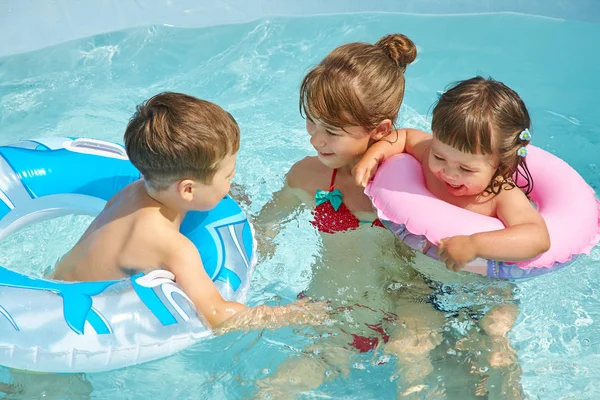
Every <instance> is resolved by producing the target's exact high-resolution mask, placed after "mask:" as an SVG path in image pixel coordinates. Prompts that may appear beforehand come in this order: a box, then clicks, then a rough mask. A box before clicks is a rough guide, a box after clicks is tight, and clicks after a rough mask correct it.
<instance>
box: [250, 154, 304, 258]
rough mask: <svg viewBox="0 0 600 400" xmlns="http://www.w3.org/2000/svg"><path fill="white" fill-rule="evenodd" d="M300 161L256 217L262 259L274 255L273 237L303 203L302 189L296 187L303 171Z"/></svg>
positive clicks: (257, 236)
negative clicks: (300, 193) (299, 165)
mask: <svg viewBox="0 0 600 400" xmlns="http://www.w3.org/2000/svg"><path fill="white" fill-rule="evenodd" d="M300 163H302V161H301V162H300ZM300 163H296V164H295V165H294V166H293V167H292V169H291V170H290V171H289V172H288V174H287V175H286V177H285V183H284V185H283V187H282V188H281V189H280V190H279V191H277V192H275V193H274V194H273V197H272V198H271V200H270V201H269V202H268V203H267V204H265V205H264V206H263V208H262V209H261V210H260V212H259V214H258V215H257V216H256V218H255V219H254V227H255V229H256V239H257V242H258V248H259V250H260V251H259V252H260V254H261V259H264V258H265V257H270V256H272V255H273V253H274V252H275V247H276V246H275V242H274V240H273V239H274V238H275V236H277V234H278V233H279V229H280V227H281V224H282V223H283V222H285V221H288V220H289V218H290V216H291V215H293V214H294V212H295V211H297V210H298V209H299V208H300V206H301V205H302V200H301V198H300V196H299V195H298V191H299V190H300V189H297V188H295V187H294V185H296V184H297V182H296V181H297V180H298V178H299V177H298V175H299V172H300V171H302V169H301V168H298V164H300ZM300 178H301V177H300Z"/></svg>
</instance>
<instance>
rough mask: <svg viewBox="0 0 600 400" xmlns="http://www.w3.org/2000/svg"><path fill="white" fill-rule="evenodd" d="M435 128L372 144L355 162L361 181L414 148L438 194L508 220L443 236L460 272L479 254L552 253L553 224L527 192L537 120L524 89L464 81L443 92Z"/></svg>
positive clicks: (506, 257)
mask: <svg viewBox="0 0 600 400" xmlns="http://www.w3.org/2000/svg"><path fill="white" fill-rule="evenodd" d="M431 129H432V131H433V135H430V134H428V133H426V132H422V131H418V130H414V129H401V130H398V131H396V135H394V136H393V137H392V139H393V140H385V141H381V142H379V143H377V144H375V145H373V146H371V147H370V148H369V150H368V151H367V152H366V153H365V155H364V156H363V158H362V159H361V161H360V162H359V163H357V164H356V166H355V167H354V171H353V173H354V176H355V180H356V183H357V184H360V185H362V186H366V184H367V183H368V182H369V180H370V179H371V177H372V176H373V175H374V173H375V171H376V169H377V166H378V165H379V163H380V162H382V161H383V160H385V159H387V158H389V157H391V156H392V155H394V154H398V153H403V152H406V153H408V154H410V155H412V156H413V157H415V158H416V159H417V160H418V161H419V162H420V163H421V165H422V166H423V174H424V177H425V184H426V186H427V189H429V191H430V192H431V193H432V194H433V195H435V196H436V197H438V198H439V199H441V200H443V201H446V202H448V203H450V204H453V205H455V206H458V207H461V208H464V209H467V210H470V211H473V212H475V213H478V214H482V215H487V216H491V217H496V218H498V219H500V220H501V221H502V222H503V223H504V225H505V227H506V228H504V229H501V230H497V231H493V232H482V233H476V234H474V235H470V236H453V237H450V238H446V239H443V240H442V241H441V242H440V243H439V246H438V253H439V255H440V259H441V260H442V261H443V262H445V264H446V266H447V268H448V269H451V270H454V271H459V270H461V269H462V268H464V266H465V264H467V263H468V262H470V261H472V260H473V259H475V258H476V257H481V258H485V259H491V260H502V261H522V260H528V259H531V258H534V257H536V256H538V255H540V254H542V253H544V252H546V251H547V250H548V248H549V247H550V237H549V235H548V230H547V229H546V224H545V222H544V220H543V218H542V217H541V215H540V214H539V213H538V212H537V210H536V209H535V208H534V207H533V206H532V205H531V204H530V203H529V200H528V199H527V194H529V192H530V191H531V190H532V188H533V179H532V177H531V175H530V174H529V171H528V169H527V163H526V156H527V145H528V144H529V141H530V140H531V133H530V132H529V129H530V119H529V113H528V112H527V108H526V107H525V104H524V103H523V101H522V100H521V98H520V97H519V95H517V93H516V92H515V91H513V90H512V89H510V88H509V87H507V86H506V85H504V84H502V83H501V82H497V81H494V80H492V79H484V78H482V77H475V78H472V79H468V80H465V81H462V82H459V83H458V84H457V85H456V86H454V87H453V88H451V89H450V90H448V91H447V92H445V93H444V94H442V95H441V97H440V99H439V101H438V103H437V105H436V106H435V108H434V110H433V119H432V126H431ZM515 174H516V175H515ZM514 176H517V177H518V179H516V180H513V177H514ZM424 212H426V211H425V210H424Z"/></svg>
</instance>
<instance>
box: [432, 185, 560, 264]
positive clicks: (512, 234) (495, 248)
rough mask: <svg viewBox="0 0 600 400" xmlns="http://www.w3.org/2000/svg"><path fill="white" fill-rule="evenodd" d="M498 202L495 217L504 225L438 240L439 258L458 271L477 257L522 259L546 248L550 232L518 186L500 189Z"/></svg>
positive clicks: (502, 259) (506, 259)
mask: <svg viewBox="0 0 600 400" xmlns="http://www.w3.org/2000/svg"><path fill="white" fill-rule="evenodd" d="M497 202H498V203H497V206H496V207H497V208H496V210H497V211H496V212H497V215H498V219H500V220H501V221H502V222H503V223H504V226H506V228H504V229H500V230H497V231H491V232H481V233H476V234H473V235H470V236H455V237H451V238H448V239H444V240H442V241H441V242H440V246H439V247H438V251H439V253H440V259H442V261H444V262H446V265H447V266H448V267H449V268H450V269H453V270H455V271H458V270H460V269H462V268H463V267H464V265H465V264H466V263H468V262H469V261H471V260H473V259H474V258H476V257H481V258H485V259H488V260H501V261H523V260H529V259H532V258H534V257H537V256H538V255H540V254H542V253H544V252H546V251H548V249H549V248H550V235H549V233H548V229H547V228H546V223H545V221H544V219H543V218H542V216H541V215H540V213H539V212H538V211H537V210H536V209H535V208H534V207H533V206H532V205H531V204H530V203H529V200H528V199H527V197H526V196H525V194H524V193H523V192H521V191H520V190H519V189H518V188H515V189H511V190H506V191H502V192H501V193H500V194H499V195H498V198H497ZM449 264H450V265H449Z"/></svg>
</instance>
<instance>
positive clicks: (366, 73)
mask: <svg viewBox="0 0 600 400" xmlns="http://www.w3.org/2000/svg"><path fill="white" fill-rule="evenodd" d="M416 57H417V48H416V46H415V44H414V43H413V42H412V41H411V40H410V39H409V38H408V37H406V36H404V35H401V34H392V35H387V36H384V37H382V38H381V39H379V41H378V42H377V43H375V44H368V43H358V42H355V43H348V44H345V45H342V46H340V47H338V48H336V49H334V50H333V51H332V52H331V53H329V54H328V55H327V56H326V57H325V58H324V59H323V61H321V62H320V63H319V65H317V66H316V67H315V68H313V69H312V70H311V71H310V72H309V73H308V74H307V75H306V76H305V77H304V80H303V81H302V84H301V86H300V114H301V115H303V116H306V117H307V118H310V119H318V120H320V121H322V122H323V123H325V124H327V125H330V126H334V127H340V128H342V127H344V126H350V125H359V126H362V127H364V128H367V129H369V130H370V129H373V128H375V127H377V125H379V123H381V121H383V120H385V119H390V120H391V121H392V124H393V123H395V122H396V118H397V117H398V111H399V109H400V106H401V105H402V100H403V98H404V71H405V70H406V67H407V65H409V64H410V63H412V62H413V61H414V60H415V58H416Z"/></svg>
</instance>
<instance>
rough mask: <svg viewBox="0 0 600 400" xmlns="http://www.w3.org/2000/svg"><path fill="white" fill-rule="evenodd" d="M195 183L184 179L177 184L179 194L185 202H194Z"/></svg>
mask: <svg viewBox="0 0 600 400" xmlns="http://www.w3.org/2000/svg"><path fill="white" fill-rule="evenodd" d="M195 184H196V183H195V182H194V181H193V180H191V179H182V180H180V181H179V183H178V184H177V192H178V193H179V195H180V196H181V198H182V199H183V200H185V201H192V200H193V199H194V186H195Z"/></svg>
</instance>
